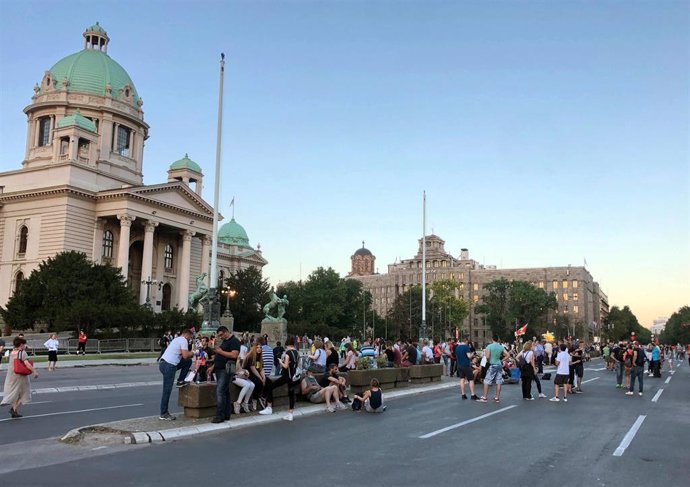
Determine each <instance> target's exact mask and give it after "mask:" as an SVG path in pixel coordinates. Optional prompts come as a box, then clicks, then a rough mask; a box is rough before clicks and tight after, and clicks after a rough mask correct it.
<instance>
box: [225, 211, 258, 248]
mask: <svg viewBox="0 0 690 487" xmlns="http://www.w3.org/2000/svg"><path fill="white" fill-rule="evenodd" d="M218 240H219V241H220V242H221V243H224V244H228V245H237V246H238V247H246V248H249V249H250V248H251V246H250V245H249V237H247V232H245V231H244V228H243V227H242V225H240V224H239V223H237V222H236V221H235V219H234V218H233V219H232V220H230V221H229V222H228V223H226V224H225V225H223V226H222V227H220V230H218Z"/></svg>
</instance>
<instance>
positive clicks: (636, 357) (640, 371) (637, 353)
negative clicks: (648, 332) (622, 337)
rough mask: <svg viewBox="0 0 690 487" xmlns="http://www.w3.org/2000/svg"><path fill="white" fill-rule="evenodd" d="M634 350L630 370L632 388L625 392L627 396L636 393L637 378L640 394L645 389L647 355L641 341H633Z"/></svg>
mask: <svg viewBox="0 0 690 487" xmlns="http://www.w3.org/2000/svg"><path fill="white" fill-rule="evenodd" d="M632 350H633V352H632V369H631V371H630V389H628V392H626V393H625V395H626V396H632V395H634V394H635V379H637V380H638V384H639V385H638V394H639V395H640V396H641V395H642V390H643V382H642V380H643V377H644V363H645V361H646V360H647V357H646V356H645V353H644V348H642V347H641V346H640V345H639V343H637V342H633V349H632Z"/></svg>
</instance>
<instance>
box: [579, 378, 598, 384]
mask: <svg viewBox="0 0 690 487" xmlns="http://www.w3.org/2000/svg"><path fill="white" fill-rule="evenodd" d="M598 378H599V377H592V378H591V379H587V380H583V381H582V383H583V384H586V383H587V382H592V381H593V380H597V379H598Z"/></svg>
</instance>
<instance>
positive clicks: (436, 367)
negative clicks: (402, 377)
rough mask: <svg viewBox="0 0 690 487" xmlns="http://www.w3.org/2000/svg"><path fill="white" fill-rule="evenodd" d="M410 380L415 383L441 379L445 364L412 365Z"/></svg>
mask: <svg viewBox="0 0 690 487" xmlns="http://www.w3.org/2000/svg"><path fill="white" fill-rule="evenodd" d="M409 369H410V382H412V383H413V384H425V383H427V382H436V381H440V380H441V376H442V375H443V364H429V365H411V366H410V367H409Z"/></svg>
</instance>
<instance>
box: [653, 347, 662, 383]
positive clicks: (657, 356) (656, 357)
mask: <svg viewBox="0 0 690 487" xmlns="http://www.w3.org/2000/svg"><path fill="white" fill-rule="evenodd" d="M660 365H661V350H660V349H659V345H657V344H653V345H652V374H653V375H654V377H661V366H660Z"/></svg>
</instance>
